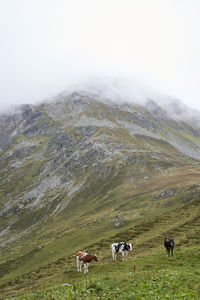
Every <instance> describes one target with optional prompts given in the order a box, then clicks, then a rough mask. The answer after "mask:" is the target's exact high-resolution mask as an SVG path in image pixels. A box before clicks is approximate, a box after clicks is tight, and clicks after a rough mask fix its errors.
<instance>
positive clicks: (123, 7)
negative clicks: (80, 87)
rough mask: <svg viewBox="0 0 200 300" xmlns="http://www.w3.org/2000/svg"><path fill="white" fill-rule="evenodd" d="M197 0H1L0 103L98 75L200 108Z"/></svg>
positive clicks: (0, 106)
mask: <svg viewBox="0 0 200 300" xmlns="http://www.w3.org/2000/svg"><path fill="white" fill-rule="evenodd" d="M199 16H200V1H199V0H69V1H68V0H0V82H1V84H0V110H2V109H4V108H6V107H8V106H9V105H10V104H17V103H30V102H35V101H37V100H41V99H45V98H48V97H51V96H54V95H56V94H57V93H59V92H61V91H62V90H65V89H67V88H68V87H69V86H70V85H71V84H74V83H76V82H81V81H82V80H86V79H87V78H91V77H93V76H100V77H102V78H103V77H104V76H105V75H106V76H107V75H109V76H118V77H120V76H121V77H123V78H129V80H131V79H134V80H136V81H138V82H141V83H142V84H144V85H147V86H149V87H151V88H153V89H155V90H156V91H159V92H163V93H165V94H169V95H172V96H174V97H177V98H180V99H181V100H182V101H183V102H184V103H186V104H188V105H189V106H191V107H194V108H198V109H200V101H199V99H200V84H199V79H200V32H199V31H200V17H199Z"/></svg>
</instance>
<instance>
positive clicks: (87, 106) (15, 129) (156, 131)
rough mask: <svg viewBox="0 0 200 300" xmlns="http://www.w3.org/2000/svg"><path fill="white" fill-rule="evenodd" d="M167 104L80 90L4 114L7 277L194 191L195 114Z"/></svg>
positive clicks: (198, 156)
mask: <svg viewBox="0 0 200 300" xmlns="http://www.w3.org/2000/svg"><path fill="white" fill-rule="evenodd" d="M170 109H171V110H170ZM170 109H169V107H168V109H165V108H164V107H161V106H159V105H158V104H157V103H156V102H155V101H153V100H151V99H149V100H147V103H146V106H140V105H138V104H137V105H136V104H130V103H120V104H116V103H114V102H112V101H104V100H103V99H101V97H96V96H94V95H93V94H89V93H85V92H74V93H72V94H68V95H64V94H63V95H59V96H58V97H56V98H55V99H53V100H51V101H48V102H45V103H42V104H40V105H37V106H34V105H24V106H22V107H21V109H20V110H19V111H18V112H17V113H15V114H12V115H1V116H0V150H1V152H0V178H1V180H0V252H1V254H2V255H1V257H2V259H1V262H0V274H1V276H3V278H5V280H8V278H12V276H17V274H19V273H18V272H21V273H22V274H23V273H26V271H27V270H32V269H34V268H35V267H36V264H35V261H36V260H37V264H38V265H40V264H43V263H44V264H45V263H49V262H51V261H54V260H56V259H58V258H60V257H62V256H63V255H64V253H66V252H65V251H66V245H69V244H70V250H69V249H68V253H69V254H72V253H73V252H74V251H76V249H78V248H79V246H80V245H82V247H86V245H88V242H89V240H92V241H93V242H97V241H98V240H101V239H102V238H103V237H104V232H105V231H106V234H108V235H109V236H113V234H115V233H116V231H118V230H119V231H120V230H122V229H123V230H124V229H125V228H129V227H130V226H131V224H138V223H139V222H141V221H143V220H147V219H148V218H151V217H152V216H154V217H155V216H158V215H160V214H161V213H166V212H168V211H171V210H173V209H177V208H178V207H182V206H184V205H186V204H188V203H193V202H194V201H198V199H199V193H200V180H199V174H200V126H199V124H198V118H197V117H196V116H195V118H193V117H188V116H187V118H186V117H185V118H180V114H181V111H180V110H181V108H180V107H179V109H178V108H177V106H176V109H175V110H174V108H173V107H172V106H170ZM172 110H173V118H172ZM174 115H179V117H177V118H175V117H174ZM184 115H185V112H184ZM84 229H87V234H88V236H87V240H85V241H84V238H83V237H84ZM55 249H56V250H55ZM11 253H12V254H11ZM10 257H12V261H10ZM26 257H29V258H30V260H27V261H26ZM35 257H37V259H36V258H35ZM44 257H45V259H44ZM35 259H36V260H35ZM5 261H7V263H5ZM28 265H29V266H28ZM20 268H21V269H20ZM19 269H20V271H19ZM21 273H20V274H21ZM13 274H14V275H13Z"/></svg>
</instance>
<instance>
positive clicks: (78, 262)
mask: <svg viewBox="0 0 200 300" xmlns="http://www.w3.org/2000/svg"><path fill="white" fill-rule="evenodd" d="M76 264H77V271H78V272H79V264H80V261H79V257H78V256H77V257H76Z"/></svg>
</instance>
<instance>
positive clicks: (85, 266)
mask: <svg viewBox="0 0 200 300" xmlns="http://www.w3.org/2000/svg"><path fill="white" fill-rule="evenodd" d="M88 266H89V263H85V264H84V274H86V273H88Z"/></svg>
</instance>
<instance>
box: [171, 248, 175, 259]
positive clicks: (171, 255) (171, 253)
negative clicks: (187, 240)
mask: <svg viewBox="0 0 200 300" xmlns="http://www.w3.org/2000/svg"><path fill="white" fill-rule="evenodd" d="M173 250H174V249H173V248H172V249H171V256H172V257H173Z"/></svg>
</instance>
